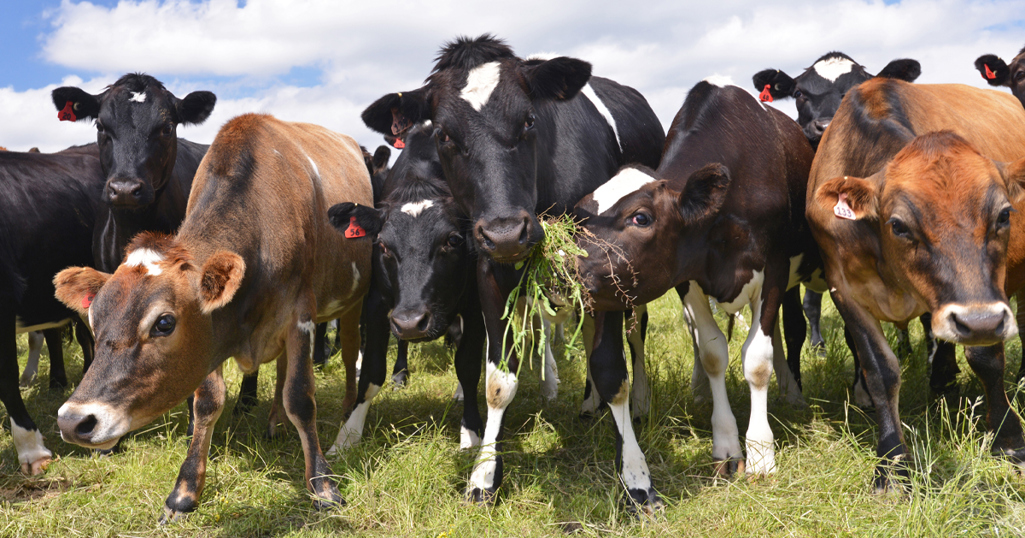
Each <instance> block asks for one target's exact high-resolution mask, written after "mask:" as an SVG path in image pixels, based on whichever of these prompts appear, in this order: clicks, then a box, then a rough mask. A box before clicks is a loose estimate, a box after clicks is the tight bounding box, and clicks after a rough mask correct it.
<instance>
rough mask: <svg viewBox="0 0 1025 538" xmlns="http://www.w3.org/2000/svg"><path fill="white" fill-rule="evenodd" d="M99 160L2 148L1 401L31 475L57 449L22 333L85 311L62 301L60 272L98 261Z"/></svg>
mask: <svg viewBox="0 0 1025 538" xmlns="http://www.w3.org/2000/svg"><path fill="white" fill-rule="evenodd" d="M99 160H100V159H99V152H98V150H97V147H96V144H89V145H86V146H80V147H74V148H69V149H67V150H64V151H62V152H58V153H16V152H0V399H2V400H3V403H4V406H6V407H7V413H8V415H10V417H11V433H12V435H13V436H14V444H15V447H16V449H17V451H18V460H19V461H20V462H21V468H22V470H23V471H25V472H26V473H31V474H37V473H40V472H42V471H43V469H44V468H45V467H46V466H47V464H48V463H49V461H50V457H51V453H50V451H49V450H47V448H46V446H44V444H43V436H42V434H40V433H39V430H38V428H36V425H35V423H34V422H33V421H32V418H31V417H30V416H29V414H28V411H27V410H26V409H25V404H24V402H23V401H22V399H21V393H20V392H19V390H18V355H17V346H16V342H15V335H16V333H18V332H25V331H34V330H40V329H45V328H50V327H56V326H60V325H64V324H66V323H68V320H70V319H74V318H76V317H77V316H78V315H77V314H76V313H74V312H72V311H71V310H69V309H68V308H67V307H65V306H64V305H62V304H61V303H60V302H58V301H57V300H56V299H55V298H54V295H53V294H54V285H53V276H54V275H55V274H56V273H57V272H58V271H60V270H61V269H63V268H65V267H68V266H70V265H91V264H92V263H93V256H92V249H91V247H90V245H91V242H92V235H93V227H94V226H95V223H96V214H97V213H99V212H101V211H102V207H101V204H102V203H101V202H100V193H101V192H102V191H103V185H104V179H105V178H104V175H103V173H102V171H101V169H100V162H99ZM55 230H59V231H60V233H54V231H55ZM79 334H80V337H87V338H88V340H87V341H85V342H82V348H83V349H89V350H91V349H92V347H93V344H92V338H91V336H89V335H88V333H87V331H82V332H80V333H79ZM80 342H81V340H80ZM59 347H60V346H59V345H56V346H54V347H52V348H51V353H53V351H54V350H55V348H57V349H59ZM88 356H89V355H88V354H86V357H88ZM56 364H57V362H52V363H51V368H52V367H53V366H54V365H56ZM60 364H61V365H62V364H63V361H61V362H60Z"/></svg>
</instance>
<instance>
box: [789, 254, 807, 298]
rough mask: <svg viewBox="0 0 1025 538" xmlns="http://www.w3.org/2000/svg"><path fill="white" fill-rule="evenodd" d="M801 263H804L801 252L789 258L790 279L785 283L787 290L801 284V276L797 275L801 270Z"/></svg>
mask: <svg viewBox="0 0 1025 538" xmlns="http://www.w3.org/2000/svg"><path fill="white" fill-rule="evenodd" d="M802 261H804V253H803V252H802V253H800V254H798V255H797V256H794V257H793V258H790V279H789V280H788V281H787V289H788V290H789V289H790V288H793V287H794V286H796V285H798V284H800V283H801V275H799V274H798V273H797V270H798V269H800V268H801V262H802Z"/></svg>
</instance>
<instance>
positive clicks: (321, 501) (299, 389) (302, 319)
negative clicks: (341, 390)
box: [284, 298, 360, 509]
mask: <svg viewBox="0 0 1025 538" xmlns="http://www.w3.org/2000/svg"><path fill="white" fill-rule="evenodd" d="M311 299H312V298H311ZM310 303H311V304H312V303H313V301H312V300H310ZM359 310H360V309H359V308H358V307H357V308H354V309H353V312H354V314H353V315H352V317H351V319H350V320H349V323H348V325H350V326H349V327H345V326H342V327H341V330H347V332H348V333H349V334H348V335H343V337H342V359H343V360H344V362H345V363H346V367H347V368H346V369H347V370H348V366H349V365H350V364H351V366H352V369H353V370H355V368H356V356H357V355H358V354H359ZM314 313H315V309H314V308H312V307H310V308H308V310H307V311H306V312H305V313H303V314H300V315H299V316H298V319H296V320H295V321H296V322H295V324H294V325H293V326H292V327H291V328H290V329H289V331H288V336H287V339H286V343H285V349H286V353H287V354H288V357H287V361H288V366H287V374H286V378H285V390H284V402H285V414H287V415H288V420H290V421H291V422H292V424H293V425H295V428H296V430H298V431H299V439H300V440H301V441H302V445H303V454H305V455H306V473H305V477H306V487H307V488H309V489H310V491H312V492H313V494H314V495H315V496H316V497H317V500H316V502H315V503H314V506H315V507H316V508H318V509H320V508H327V507H330V506H334V505H339V504H344V503H345V501H343V500H342V496H341V495H340V494H339V493H338V487H337V486H335V483H334V481H333V480H332V479H331V476H330V475H331V468H330V467H328V465H327V460H326V459H324V453H323V452H321V450H320V439H319V438H318V437H317V401H316V400H315V399H314V396H313V395H314V393H315V392H316V380H315V379H314V376H313V337H314V334H315V331H316V324H314V323H313V316H314ZM343 325H344V324H343ZM349 381H354V380H352V379H351V378H350V379H347V380H346V382H347V383H348V382H349ZM353 392H355V391H353Z"/></svg>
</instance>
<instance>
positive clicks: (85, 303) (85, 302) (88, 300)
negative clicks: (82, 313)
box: [82, 293, 96, 310]
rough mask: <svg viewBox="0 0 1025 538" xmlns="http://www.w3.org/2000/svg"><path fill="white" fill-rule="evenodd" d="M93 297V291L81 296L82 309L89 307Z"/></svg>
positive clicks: (94, 295)
mask: <svg viewBox="0 0 1025 538" xmlns="http://www.w3.org/2000/svg"><path fill="white" fill-rule="evenodd" d="M93 297H96V294H95V293H90V294H89V295H86V296H85V297H82V310H89V307H90V306H92V305H93Z"/></svg>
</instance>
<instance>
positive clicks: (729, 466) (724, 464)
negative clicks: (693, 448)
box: [715, 458, 746, 478]
mask: <svg viewBox="0 0 1025 538" xmlns="http://www.w3.org/2000/svg"><path fill="white" fill-rule="evenodd" d="M745 468H746V463H745V462H744V459H743V458H729V459H726V460H716V461H715V475H716V476H717V477H719V478H733V475H735V474H737V473H740V474H744V471H745Z"/></svg>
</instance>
